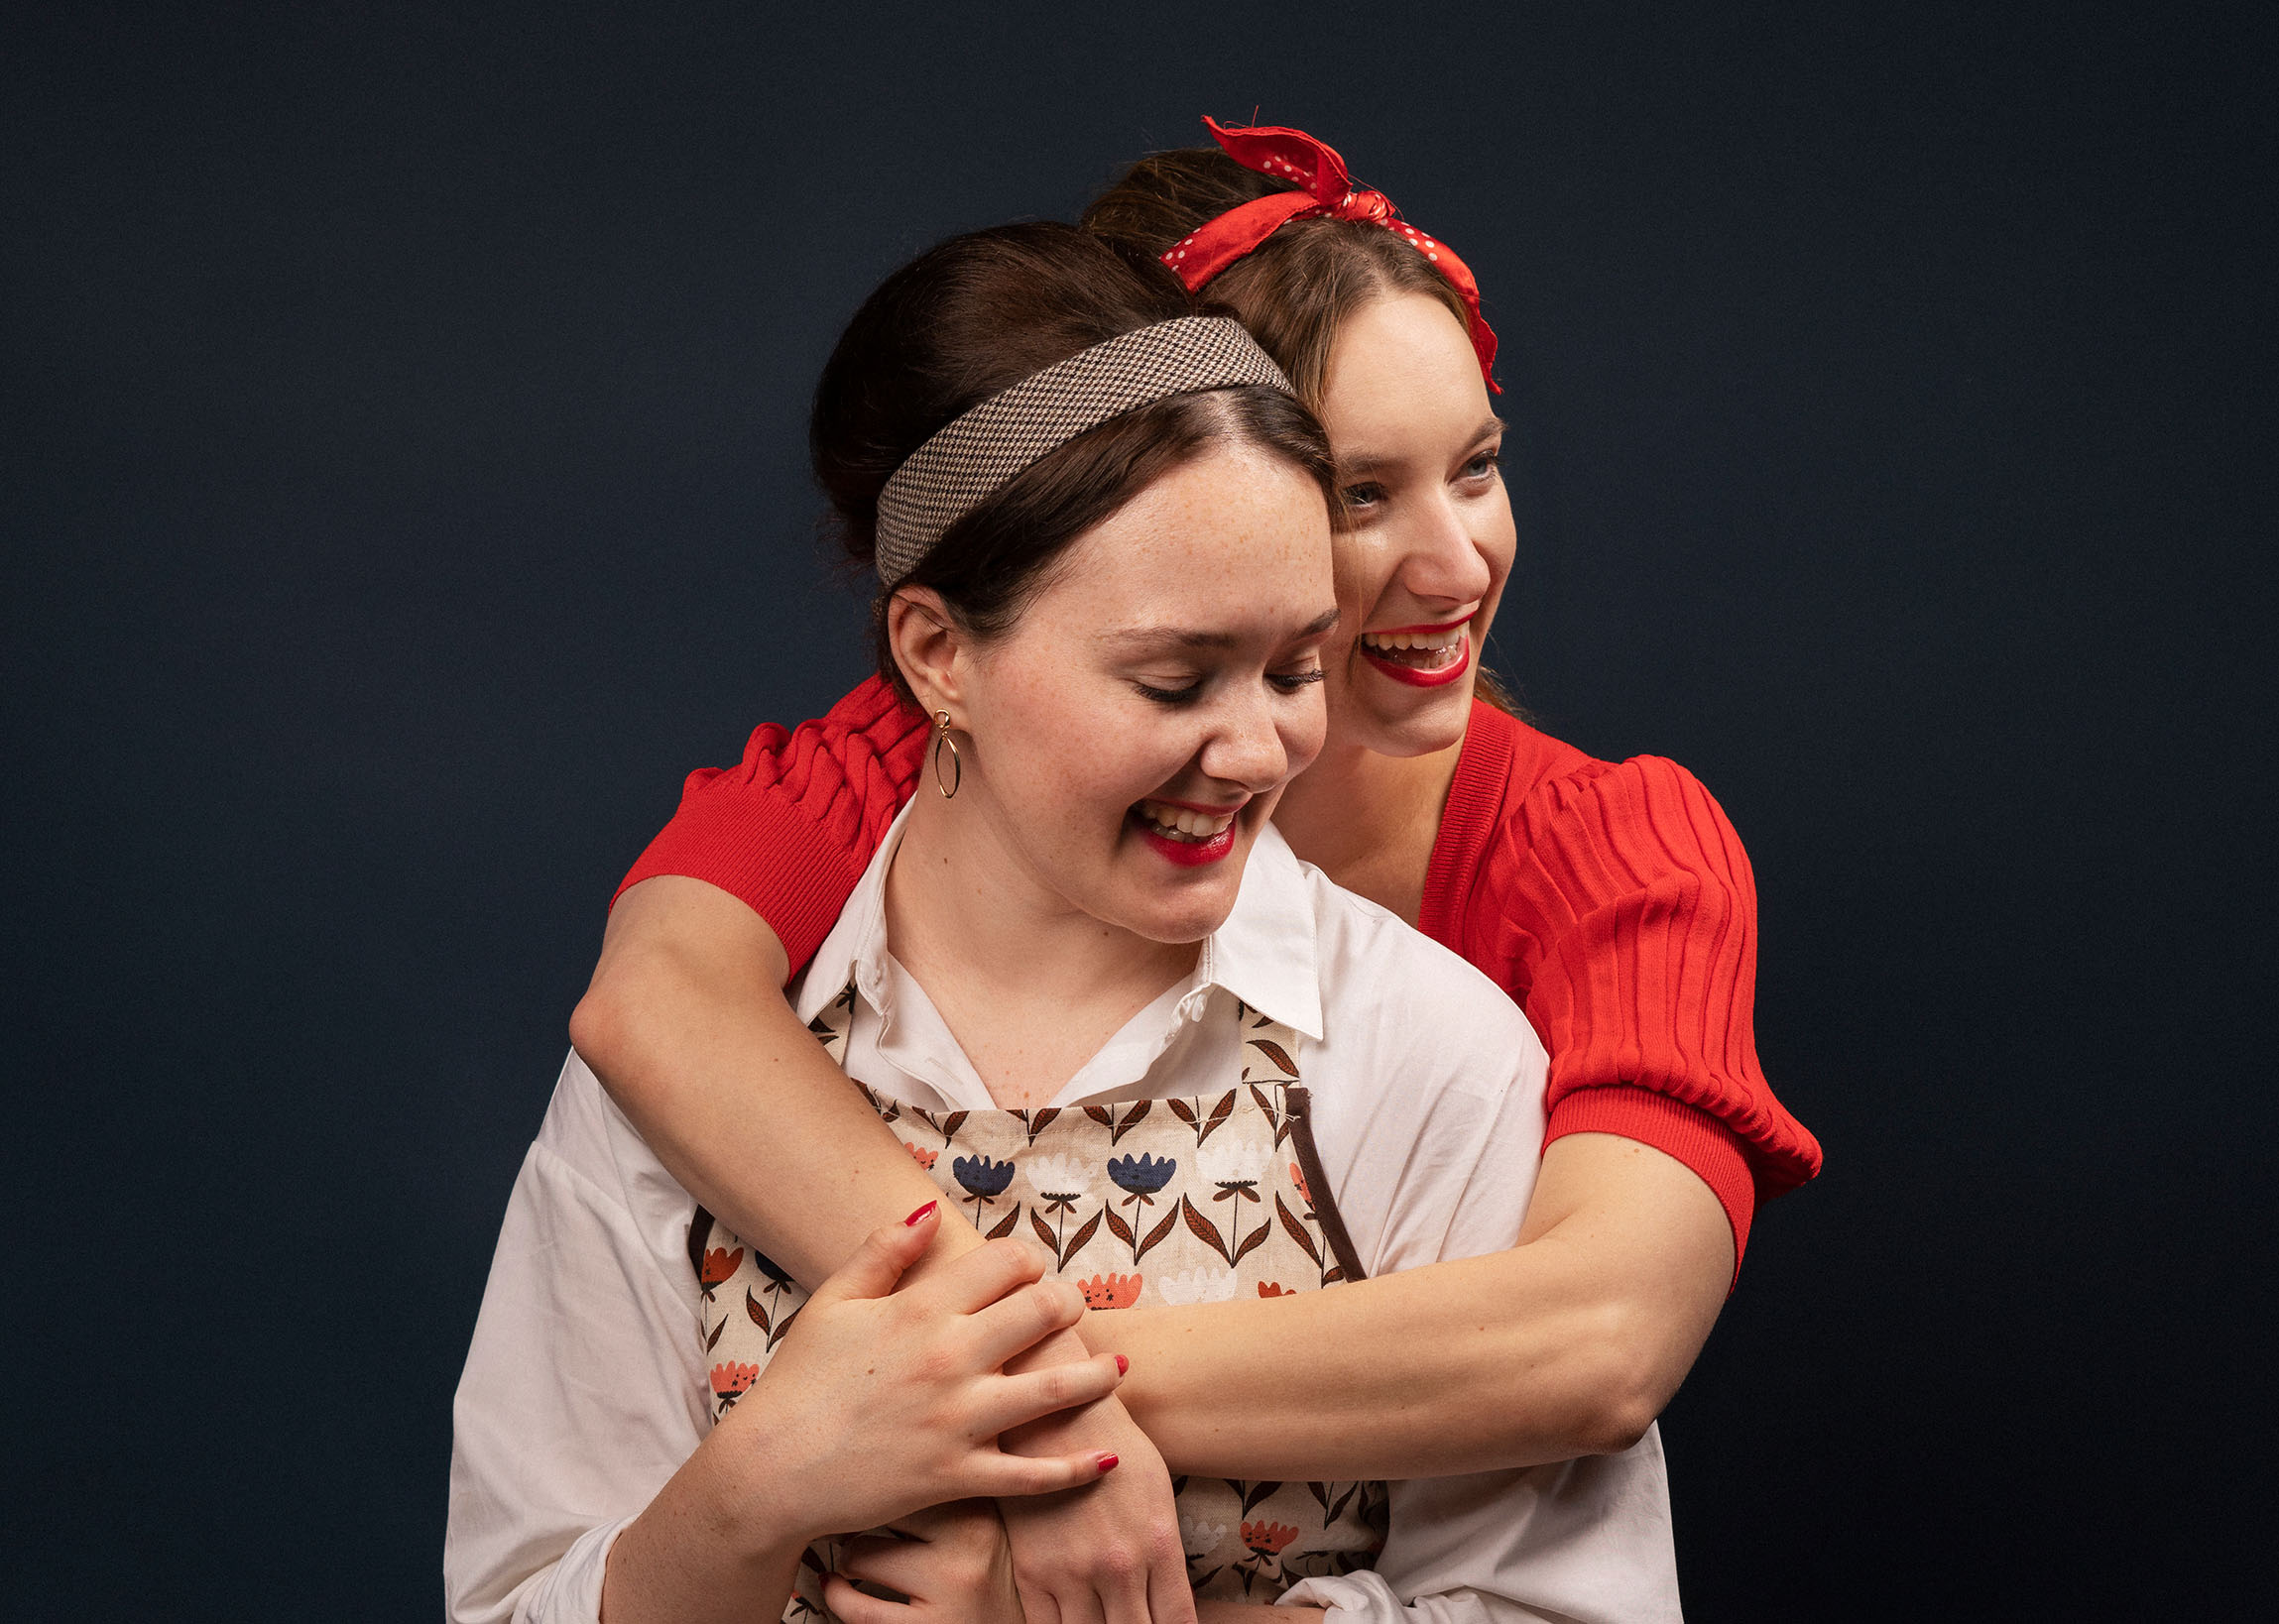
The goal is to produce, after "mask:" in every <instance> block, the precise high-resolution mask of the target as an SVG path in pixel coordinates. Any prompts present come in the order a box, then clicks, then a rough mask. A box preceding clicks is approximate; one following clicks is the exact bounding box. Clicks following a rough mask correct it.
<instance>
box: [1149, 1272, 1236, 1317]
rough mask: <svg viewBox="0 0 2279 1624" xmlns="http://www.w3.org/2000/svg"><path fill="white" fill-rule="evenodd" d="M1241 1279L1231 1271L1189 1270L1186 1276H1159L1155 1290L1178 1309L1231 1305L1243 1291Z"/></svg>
mask: <svg viewBox="0 0 2279 1624" xmlns="http://www.w3.org/2000/svg"><path fill="white" fill-rule="evenodd" d="M1242 1284H1243V1279H1242V1276H1241V1275H1238V1274H1237V1273H1235V1271H1234V1270H1232V1269H1227V1268H1216V1269H1189V1270H1187V1271H1186V1273H1184V1274H1159V1275H1157V1276H1156V1277H1155V1290H1156V1292H1157V1293H1158V1294H1159V1295H1160V1296H1161V1297H1162V1299H1163V1301H1164V1302H1166V1303H1169V1304H1171V1305H1172V1306H1173V1307H1175V1308H1183V1307H1185V1306H1186V1305H1187V1304H1189V1303H1231V1302H1233V1301H1234V1300H1235V1293H1236V1292H1237V1291H1239V1290H1240V1289H1241V1288H1242Z"/></svg>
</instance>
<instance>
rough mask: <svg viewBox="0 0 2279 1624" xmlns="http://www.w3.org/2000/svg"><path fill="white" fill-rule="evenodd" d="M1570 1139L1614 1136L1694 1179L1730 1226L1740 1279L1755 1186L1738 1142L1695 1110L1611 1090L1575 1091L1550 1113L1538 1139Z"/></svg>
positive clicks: (1641, 1093) (1619, 1087)
mask: <svg viewBox="0 0 2279 1624" xmlns="http://www.w3.org/2000/svg"><path fill="white" fill-rule="evenodd" d="M1570 1133H1616V1134H1619V1135H1621V1137H1623V1138H1625V1139H1635V1140H1637V1141H1638V1143H1640V1144H1642V1145H1652V1146H1653V1147H1654V1148H1655V1149H1656V1150H1658V1151H1660V1152H1662V1153H1663V1154H1664V1155H1665V1156H1674V1157H1676V1158H1677V1159H1678V1160H1679V1161H1681V1162H1683V1163H1685V1164H1686V1166H1688V1167H1690V1168H1692V1169H1693V1170H1694V1172H1695V1173H1697V1174H1699V1175H1700V1177H1701V1181H1702V1183H1704V1184H1706V1185H1708V1186H1709V1187H1710V1193H1711V1194H1712V1195H1714V1196H1716V1197H1717V1199H1718V1205H1719V1206H1721V1207H1723V1208H1724V1209H1725V1216H1726V1219H1727V1221H1728V1222H1730V1223H1731V1224H1732V1225H1733V1271H1734V1278H1735V1280H1737V1281H1738V1280H1739V1278H1740V1257H1741V1253H1742V1252H1743V1251H1745V1250H1746V1249H1747V1247H1748V1225H1749V1219H1750V1218H1753V1217H1754V1216H1755V1214H1756V1181H1755V1179H1753V1178H1752V1177H1751V1176H1750V1174H1749V1170H1748V1158H1747V1157H1746V1156H1745V1155H1743V1154H1742V1153H1741V1147H1740V1140H1739V1139H1738V1138H1736V1137H1735V1136H1734V1132H1733V1130H1732V1129H1731V1128H1729V1127H1727V1126H1726V1125H1725V1124H1724V1123H1723V1122H1721V1121H1719V1120H1718V1119H1717V1118H1716V1117H1714V1116H1712V1115H1711V1114H1710V1113H1709V1112H1708V1111H1705V1110H1697V1109H1695V1108H1694V1107H1693V1106H1692V1105H1689V1104H1686V1103H1684V1102H1681V1101H1677V1100H1672V1099H1671V1098H1670V1097H1669V1096H1668V1095H1664V1094H1655V1093H1654V1092H1653V1091H1652V1090H1650V1089H1641V1088H1635V1087H1632V1086H1631V1085H1629V1084H1615V1085H1612V1086H1607V1087H1599V1088H1589V1089H1576V1090H1575V1091H1573V1092H1572V1093H1571V1094H1569V1095H1567V1096H1566V1097H1565V1098H1564V1099H1562V1100H1561V1101H1560V1102H1558V1103H1557V1104H1556V1105H1554V1106H1552V1107H1551V1121H1550V1125H1549V1127H1548V1128H1546V1129H1545V1131H1544V1134H1543V1143H1544V1145H1545V1146H1546V1147H1548V1146H1549V1145H1550V1143H1551V1141H1552V1140H1554V1139H1564V1138H1565V1137H1566V1136H1567V1135H1568V1134H1570Z"/></svg>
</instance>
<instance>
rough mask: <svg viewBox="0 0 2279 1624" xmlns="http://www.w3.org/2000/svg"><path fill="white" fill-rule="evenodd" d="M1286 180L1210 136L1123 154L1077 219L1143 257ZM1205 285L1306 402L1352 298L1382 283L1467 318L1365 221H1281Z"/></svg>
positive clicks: (1315, 394) (1313, 398) (1422, 267)
mask: <svg viewBox="0 0 2279 1624" xmlns="http://www.w3.org/2000/svg"><path fill="white" fill-rule="evenodd" d="M1290 189H1291V188H1290V187H1288V186H1285V185H1283V184H1282V183H1281V182H1280V181H1278V180H1274V179H1271V178H1269V177H1268V176H1266V175H1263V174H1258V173H1257V172H1255V171H1252V170H1246V169H1244V168H1243V166H1242V165H1240V164H1238V163H1236V162H1235V161H1234V160H1233V159H1232V158H1229V157H1228V156H1227V155H1226V154H1225V153H1223V152H1221V151H1219V149H1218V148H1216V147H1188V148H1182V149H1180V150H1179V151H1176V152H1168V153H1152V154H1150V155H1149V156H1147V157H1145V158H1142V159H1141V160H1139V163H1137V164H1135V165H1133V166H1132V168H1131V169H1129V170H1127V171H1126V172H1125V173H1124V174H1123V176H1122V177H1121V178H1120V179H1118V180H1117V181H1116V183H1115V184H1114V185H1112V186H1110V187H1109V188H1108V189H1107V190H1106V191H1104V192H1102V193H1101V194H1100V195H1099V197H1097V198H1095V199H1094V200H1093V203H1092V206H1091V207H1090V208H1088V209H1086V210H1085V211H1084V218H1083V221H1082V224H1083V226H1084V228H1085V229H1086V230H1087V231H1090V232H1092V233H1094V234H1095V235H1097V236H1099V237H1101V238H1103V239H1105V240H1107V241H1109V242H1112V243H1116V244H1119V245H1121V246H1123V247H1124V248H1126V249H1128V250H1130V251H1134V252H1137V253H1140V254H1144V255H1146V256H1148V257H1149V258H1153V257H1154V256H1156V255H1159V254H1161V253H1162V252H1163V251H1164V250H1165V249H1168V248H1169V247H1170V246H1171V245H1172V244H1174V243H1176V242H1177V241H1179V239H1180V238H1182V237H1184V236H1186V235H1187V234H1188V233H1189V232H1191V231H1193V230H1194V229H1195V228H1196V227H1197V226H1199V225H1202V224H1203V223H1205V222H1206V221H1209V220H1215V219H1217V218H1218V217H1219V216H1220V215H1222V214H1224V213H1226V212H1227V211H1228V210H1229V209H1231V208H1239V207H1241V206H1242V205H1243V204H1245V203H1247V202H1250V201H1252V200H1253V199H1254V198H1259V197H1269V196H1271V195H1273V194H1274V193H1275V192H1277V191H1288V190H1290ZM1206 291H1207V294H1208V296H1209V297H1210V298H1212V299H1214V300H1216V301H1217V302H1219V303H1222V304H1225V305H1226V306H1227V307H1228V308H1230V309H1231V310H1233V311H1234V313H1235V314H1236V315H1238V316H1240V317H1241V318H1242V320H1243V324H1244V325H1245V326H1247V327H1249V328H1250V329H1251V332H1252V333H1253V335H1255V336H1256V337H1257V339H1258V341H1259V345H1260V346H1261V347H1263V348H1264V350H1265V352H1266V353H1267V354H1268V355H1270V356H1272V357H1273V358H1274V360H1275V362H1276V363H1277V364H1278V365H1279V366H1280V367H1281V369H1282V371H1283V372H1284V373H1286V374H1288V376H1289V380H1290V384H1291V386H1292V387H1293V388H1295V389H1296V390H1297V392H1298V399H1300V400H1301V401H1304V402H1305V403H1306V405H1307V406H1312V407H1313V408H1314V409H1316V410H1317V411H1318V410H1319V409H1320V408H1321V391H1322V380H1323V376H1324V375H1325V374H1326V373H1327V372H1328V371H1329V354H1330V346H1331V344H1332V343H1333V342H1335V340H1336V338H1337V329H1338V324H1339V323H1340V322H1342V321H1343V320H1344V319H1345V318H1346V317H1347V316H1349V315H1351V314H1352V313H1353V312H1354V311H1355V310H1357V309H1359V308H1360V307H1361V306H1362V305H1364V304H1367V303H1369V302H1371V301H1372V300H1374V299H1378V298H1381V297H1383V296H1384V295H1385V294H1387V293H1422V294H1424V295H1425V297H1427V298H1434V299H1438V300H1439V301H1440V302H1441V303H1442V304H1444V305H1446V306H1447V307H1448V313H1449V314H1450V315H1452V316H1454V317H1455V318H1456V321H1457V324H1458V325H1459V326H1464V325H1466V324H1467V323H1468V322H1469V321H1470V319H1471V317H1470V315H1469V313H1468V312H1467V311H1466V310H1465V308H1464V300H1463V299H1462V298H1460V297H1459V296H1458V295H1457V292H1456V290H1455V289H1454V288H1452V287H1450V286H1449V284H1448V280H1447V279H1446V278H1445V277H1443V276H1441V274H1440V273H1439V272H1438V271H1435V270H1434V269H1433V268H1432V262H1431V261H1430V260H1427V259H1426V258H1425V257H1424V256H1423V255H1421V254H1419V253H1418V252H1417V251H1416V250H1415V249H1413V248H1411V247H1409V245H1408V244H1407V243H1406V242H1404V241H1403V240H1401V238H1399V237H1398V236H1396V235H1394V234H1393V233H1392V232H1389V231H1387V230H1385V229H1384V227H1382V226H1380V225H1373V224H1371V223H1369V222H1368V221H1365V220H1326V219H1316V220H1295V221H1292V222H1291V223H1290V224H1288V225H1286V226H1283V227H1282V228H1281V230H1279V231H1277V232H1275V233H1274V234H1273V235H1272V236H1271V237H1268V238H1267V239H1266V240H1265V241H1264V242H1263V243H1260V244H1259V246H1258V247H1257V248H1256V249H1254V250H1252V252H1251V253H1249V254H1247V255H1245V256H1244V257H1243V258H1242V259H1240V260H1237V261H1236V262H1235V263H1234V264H1233V265H1232V266H1230V267H1228V268H1227V269H1226V270H1225V271H1223V272H1221V273H1220V274H1219V275H1218V276H1217V277H1216V278H1214V279H1213V280H1212V282H1211V285H1210V287H1209V289H1208V290H1206Z"/></svg>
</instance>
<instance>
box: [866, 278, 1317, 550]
mask: <svg viewBox="0 0 2279 1624" xmlns="http://www.w3.org/2000/svg"><path fill="white" fill-rule="evenodd" d="M1238 384H1266V385H1269V386H1271V387H1272V388H1274V389H1278V390H1284V391H1286V390H1288V389H1289V387H1290V381H1289V380H1288V379H1287V378H1285V377H1283V376H1282V369H1281V368H1279V367H1277V366H1275V365H1274V363H1273V361H1272V360H1271V359H1270V358H1269V357H1268V356H1267V355H1266V352H1265V351H1264V350H1261V349H1259V345H1258V341H1257V340H1256V339H1254V338H1252V337H1251V335H1250V334H1249V333H1248V332H1246V331H1245V330H1244V328H1243V324H1242V323H1241V322H1239V321H1234V320H1230V319H1229V318H1227V317H1225V316H1182V317H1180V318H1179V319H1178V320H1176V321H1159V322H1157V323H1156V324H1155V325H1154V326H1152V327H1141V328H1139V330H1138V331H1137V332H1129V333H1125V334H1123V335H1122V336H1120V337H1117V338H1111V339H1109V340H1108V341H1107V342H1105V343H1101V344H1095V345H1093V346H1092V347H1091V348H1090V349H1088V350H1079V351H1077V352H1076V353H1075V354H1074V355H1072V356H1070V357H1069V358H1068V359H1067V360H1065V361H1056V362H1054V363H1053V364H1052V365H1051V366H1049V367H1046V368H1045V369H1044V370H1043V371H1042V372H1040V373H1037V374H1035V375H1034V376H1032V377H1028V378H1024V379H1022V380H1021V381H1020V383H1018V384H1016V385H1014V386H1013V387H1012V388H1011V389H1009V390H1006V391H1004V392H1003V393H1001V394H997V395H993V396H991V397H990V398H989V399H988V400H986V401H984V402H982V403H981V405H979V406H975V407H974V408H973V409H972V410H971V411H968V412H966V413H965V414H964V415H963V416H961V417H959V418H958V419H957V420H956V421H954V422H952V423H950V424H949V426H948V427H946V428H944V429H943V430H942V431H941V432H940V433H938V434H936V435H935V436H934V437H933V438H932V439H930V440H928V441H926V443H925V444H923V445H921V446H919V447H918V448H917V449H916V450H915V451H913V452H911V453H910V455H909V458H908V460H907V461H905V462H904V463H903V464H902V465H901V466H900V468H898V469H896V470H895V472H894V477H893V478H891V479H889V480H888V481H887V485H886V489H885V490H883V491H881V492H880V493H879V542H878V565H879V579H880V580H882V581H884V582H886V583H887V585H889V586H893V585H894V584H895V583H896V582H897V581H900V580H901V579H902V578H903V577H904V576H906V575H908V574H909V572H910V571H911V570H913V569H915V568H917V566H918V560H919V559H921V558H923V557H924V556H925V555H926V553H927V551H928V549H930V548H931V547H932V546H933V544H934V543H935V542H936V541H939V540H940V539H941V538H942V533H943V532H944V531H945V530H947V529H948V528H949V527H950V526H951V525H952V524H954V523H956V522H958V521H959V520H961V519H963V518H964V517H965V516H966V515H967V514H969V513H971V512H973V510H974V509H975V508H977V507H979V506H980V505H981V504H982V503H983V502H985V501H987V500H988V499H989V498H990V497H991V496H993V495H994V494H995V493H996V492H997V491H998V490H999V489H1000V488H1002V487H1003V486H1004V485H1005V483H1006V482H1007V481H1008V480H1010V479H1012V478H1013V477H1014V475H1016V474H1018V473H1020V471H1021V470H1022V469H1023V468H1026V467H1027V466H1029V464H1031V463H1033V462H1036V461H1037V460H1039V459H1040V458H1042V457H1043V456H1044V455H1045V454H1046V453H1047V452H1049V451H1052V450H1055V449H1056V448H1058V447H1060V446H1062V445H1065V444H1066V443H1067V442H1068V441H1070V440H1072V439H1074V438H1076V436H1077V435H1079V434H1081V433H1083V432H1084V431H1085V430H1086V429H1088V428H1097V427H1098V426H1099V425H1100V424H1102V423H1104V422H1106V421H1108V419H1109V418H1111V417H1120V416H1122V415H1123V414H1124V413H1125V412H1127V411H1134V410H1137V409H1139V407H1140V406H1148V405H1151V404H1152V403H1154V402H1156V401H1162V400H1167V399H1169V398H1170V397H1171V396H1174V395H1191V394H1194V393H1196V392H1198V391H1201V390H1211V389H1230V388H1233V387H1234V386H1236V385H1238Z"/></svg>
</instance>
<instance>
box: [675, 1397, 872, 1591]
mask: <svg viewBox="0 0 2279 1624" xmlns="http://www.w3.org/2000/svg"><path fill="white" fill-rule="evenodd" d="M773 1397H775V1395H774V1394H772V1393H770V1392H769V1391H768V1387H767V1383H766V1381H765V1379H763V1381H762V1382H761V1384H760V1385H759V1386H757V1387H755V1388H753V1389H752V1391H751V1392H749V1393H747V1394H745V1396H744V1398H743V1399H742V1400H741V1401H740V1402H739V1403H738V1404H737V1406H736V1408H735V1410H733V1411H732V1412H730V1413H729V1414H728V1415H727V1416H726V1417H724V1418H722V1420H721V1422H720V1425H719V1426H717V1427H715V1428H714V1429H713V1430H712V1432H711V1434H710V1436H709V1437H707V1438H706V1439H705V1441H704V1442H703V1443H702V1444H701V1445H699V1446H698V1447H697V1450H696V1453H695V1454H693V1455H691V1456H689V1462H690V1464H691V1465H693V1464H695V1463H696V1462H697V1461H698V1460H700V1459H702V1460H703V1461H704V1468H703V1470H704V1475H703V1478H702V1480H701V1482H700V1483H699V1484H697V1485H693V1486H695V1487H696V1488H697V1490H698V1495H699V1497H700V1500H701V1503H702V1504H703V1506H704V1515H705V1517H706V1520H707V1521H708V1522H710V1524H711V1525H712V1527H713V1528H714V1530H715V1531H716V1534H717V1537H718V1538H720V1539H722V1540H723V1541H724V1542H726V1544H727V1545H728V1546H729V1547H730V1548H731V1549H733V1550H735V1551H737V1552H739V1553H741V1554H742V1555H743V1556H744V1557H745V1559H746V1560H748V1561H752V1562H762V1563H764V1562H768V1561H772V1560H774V1559H775V1558H776V1557H777V1556H779V1555H780V1554H781V1553H782V1552H784V1551H788V1552H790V1553H791V1556H792V1558H793V1560H794V1561H795V1560H796V1559H797V1557H798V1554H799V1552H800V1551H802V1550H803V1549H805V1548H806V1547H807V1546H808V1545H809V1544H810V1543H812V1542H813V1541H815V1540H819V1539H821V1538H823V1537H824V1536H825V1535H827V1534H835V1533H843V1532H844V1530H842V1529H838V1528H835V1527H832V1526H829V1522H830V1519H829V1518H828V1516H827V1514H825V1513H824V1512H823V1511H822V1509H821V1506H820V1502H819V1501H818V1499H817V1497H816V1496H815V1495H814V1493H813V1492H812V1489H813V1486H814V1485H815V1484H816V1483H817V1482H819V1481H821V1480H823V1479H824V1477H825V1476H826V1475H827V1472H828V1467H829V1461H828V1460H827V1459H826V1458H825V1454H826V1452H827V1451H826V1450H824V1449H823V1448H821V1446H823V1445H824V1444H825V1442H826V1441H825V1440H824V1439H822V1438H821V1437H820V1436H819V1432H818V1429H816V1428H814V1427H807V1426H801V1425H799V1424H798V1422H797V1421H796V1419H794V1418H788V1417H786V1418H783V1419H781V1420H779V1421H776V1422H775V1423H774V1424H769V1422H770V1417H771V1414H772V1410H773V1407H772V1406H771V1405H770V1404H769V1402H768V1401H769V1400H770V1399H771V1398H773ZM753 1434H757V1435H759V1436H757V1437H754V1436H750V1435H753ZM715 1446H717V1448H716V1447H715Z"/></svg>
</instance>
